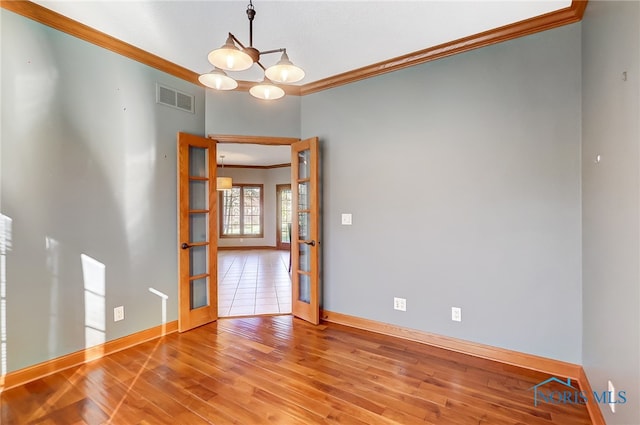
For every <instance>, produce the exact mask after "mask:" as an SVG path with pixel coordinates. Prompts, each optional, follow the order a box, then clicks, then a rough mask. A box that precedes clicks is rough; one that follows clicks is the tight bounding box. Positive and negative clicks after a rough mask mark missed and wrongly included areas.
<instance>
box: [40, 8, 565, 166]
mask: <svg viewBox="0 0 640 425" xmlns="http://www.w3.org/2000/svg"><path fill="white" fill-rule="evenodd" d="M248 2H249V0H233V1H217V0H209V1H204V0H202V1H189V0H144V1H131V0H101V1H88V0H35V3H38V4H40V5H41V6H43V7H46V8H49V9H52V10H54V11H56V12H58V13H61V14H63V15H65V16H67V17H69V18H71V19H74V20H76V21H79V22H81V23H84V24H86V25H88V26H90V27H92V28H94V29H97V30H99V31H102V32H104V33H107V34H109V35H111V36H113V37H115V38H117V39H120V40H122V41H124V42H127V43H129V44H132V45H134V46H136V47H139V48H141V49H142V50H145V51H147V52H150V53H153V54H155V55H157V56H160V57H162V58H164V59H166V60H168V61H170V62H173V63H176V64H178V65H181V66H183V67H185V68H187V69H189V70H191V71H194V72H196V73H198V74H201V73H204V72H207V71H209V70H210V69H211V65H210V64H209V63H208V61H207V54H208V53H209V51H211V50H213V49H215V48H218V47H219V46H220V45H222V44H223V43H224V41H225V39H226V36H227V33H228V32H232V33H233V34H234V35H235V36H236V37H237V38H238V39H239V40H240V41H242V42H243V43H244V44H245V45H248V42H249V24H248V20H247V16H246V13H245V10H246V6H247V4H248ZM253 5H254V7H255V10H256V18H255V21H254V25H253V44H254V47H256V48H257V49H259V50H270V49H276V48H281V47H286V48H287V53H288V54H289V57H290V59H291V60H292V61H293V62H294V63H295V64H296V65H298V66H300V67H302V68H303V69H304V70H305V72H306V77H305V78H304V79H303V80H302V81H301V82H300V83H298V84H306V83H309V82H314V81H317V80H320V79H323V78H327V77H331V76H334V75H336V74H340V73H343V72H347V71H351V70H354V69H357V68H360V67H363V66H367V65H371V64H373V63H376V62H380V61H383V60H386V59H390V58H394V57H397V56H401V55H404V54H407V53H412V52H415V51H418V50H422V49H425V48H428V47H432V46H435V45H438V44H442V43H446V42H449V41H452V40H456V39H459V38H462V37H465V36H468V35H472V34H476V33H479V32H482V31H486V30H489V29H492V28H496V27H499V26H503V25H507V24H510V23H513V22H517V21H521V20H524V19H527V18H531V17H534V16H538V15H541V14H544V13H547V12H551V11H554V10H558V9H562V8H565V7H569V6H570V5H571V0H501V1H485V0H470V1H455V0H453V1H452V0H441V1H431V0H423V1H363V0H360V1H311V0H299V1H284V0H281V1H268V0H265V1H261V0H254V2H253ZM278 59H279V54H270V55H263V56H262V58H261V62H262V64H263V65H265V66H269V65H271V64H273V63H275V62H276V61H277V60H278ZM230 74H233V75H232V76H233V77H234V78H236V79H240V80H247V81H259V80H261V79H262V71H261V70H260V68H259V67H257V66H255V65H254V66H253V67H252V68H250V69H249V70H247V71H243V72H237V73H230ZM225 149H226V148H225ZM229 156H230V158H229V159H230V163H234V162H233V158H231V152H230V153H229ZM225 161H226V160H225ZM281 162H282V161H276V163H281Z"/></svg>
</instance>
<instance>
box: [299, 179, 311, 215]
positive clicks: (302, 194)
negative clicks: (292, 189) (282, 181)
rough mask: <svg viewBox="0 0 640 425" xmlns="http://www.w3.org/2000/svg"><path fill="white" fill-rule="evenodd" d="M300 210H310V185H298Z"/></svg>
mask: <svg viewBox="0 0 640 425" xmlns="http://www.w3.org/2000/svg"><path fill="white" fill-rule="evenodd" d="M298 209H301V210H308V209H309V183H298Z"/></svg>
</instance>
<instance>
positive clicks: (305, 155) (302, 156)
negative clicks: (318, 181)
mask: <svg viewBox="0 0 640 425" xmlns="http://www.w3.org/2000/svg"><path fill="white" fill-rule="evenodd" d="M310 156H311V152H309V151H308V150H305V151H301V152H299V153H298V178H299V179H308V178H309V175H310V172H309V171H310V168H311V167H310V166H311V161H310Z"/></svg>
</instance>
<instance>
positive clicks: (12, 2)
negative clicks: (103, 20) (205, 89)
mask: <svg viewBox="0 0 640 425" xmlns="http://www.w3.org/2000/svg"><path fill="white" fill-rule="evenodd" d="M0 7H2V8H3V9H6V10H10V11H11V12H14V13H17V14H18V15H22V16H24V17H25V18H29V19H31V20H33V21H36V22H40V23H41V24H44V25H47V26H49V27H51V28H54V29H57V30H59V31H62V32H64V33H67V34H69V35H72V36H74V37H77V38H79V39H81V40H84V41H88V42H89V43H92V44H95V45H96V46H100V47H103V48H105V49H107V50H111V51H112V52H115V53H117V54H119V55H122V56H126V57H128V58H129V59H133V60H135V61H137V62H140V63H142V64H145V65H148V66H150V67H152V68H155V69H158V70H160V71H163V72H166V73H167V74H171V75H173V76H175V77H178V78H180V79H183V80H185V81H188V82H190V83H193V84H197V85H200V82H199V81H198V74H196V73H195V72H193V71H190V70H188V69H187V68H183V67H181V66H180V65H176V64H175V63H173V62H169V61H168V60H166V59H162V58H161V57H159V56H156V55H154V54H151V53H149V52H146V51H144V50H142V49H139V48H138V47H135V46H133V45H131V44H128V43H125V42H124V41H121V40H118V39H117V38H115V37H112V36H110V35H108V34H105V33H103V32H100V31H98V30H95V29H93V28H91V27H89V26H87V25H84V24H81V23H80V22H78V21H74V20H73V19H70V18H67V17H66V16H64V15H61V14H59V13H57V12H54V11H52V10H49V9H47V8H46V7H42V6H40V5H39V4H36V3H32V2H30V1H26V0H2V1H1V2H0Z"/></svg>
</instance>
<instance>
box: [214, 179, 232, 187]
mask: <svg viewBox="0 0 640 425" xmlns="http://www.w3.org/2000/svg"><path fill="white" fill-rule="evenodd" d="M231 188H233V182H232V179H231V177H217V178H216V190H229V189H231Z"/></svg>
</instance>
